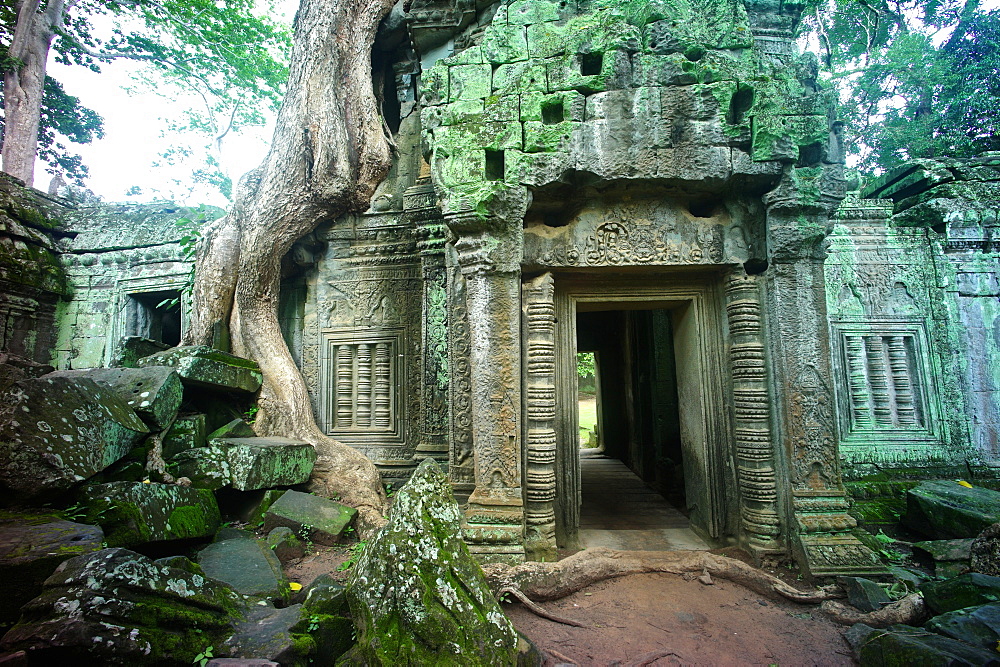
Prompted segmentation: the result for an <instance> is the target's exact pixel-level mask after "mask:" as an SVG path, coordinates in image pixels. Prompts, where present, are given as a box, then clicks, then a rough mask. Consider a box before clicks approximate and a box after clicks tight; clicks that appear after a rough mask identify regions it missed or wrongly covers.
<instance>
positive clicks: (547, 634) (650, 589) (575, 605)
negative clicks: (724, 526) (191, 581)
mask: <svg viewBox="0 0 1000 667" xmlns="http://www.w3.org/2000/svg"><path fill="white" fill-rule="evenodd" d="M347 557H348V556H347V548H346V547H330V548H328V547H317V551H316V552H314V553H313V554H310V555H308V556H306V557H305V558H304V559H302V561H301V562H300V563H298V564H294V565H292V566H291V567H290V568H288V569H287V573H288V576H289V578H290V579H291V580H292V581H298V582H300V583H302V584H303V585H308V584H309V582H311V581H312V580H313V579H314V578H315V577H316V576H318V575H319V574H322V573H324V572H329V573H331V574H332V575H334V577H336V578H346V575H347V573H346V572H344V573H338V572H337V571H336V568H337V566H338V565H340V563H342V562H344V561H345V560H346V559H347ZM542 606H543V607H545V608H546V609H547V610H549V611H551V612H553V613H555V614H557V615H559V616H563V617H565V618H569V619H572V620H575V621H579V622H581V623H584V624H585V625H586V626H587V627H585V628H576V627H572V626H568V625H562V624H560V623H555V622H553V621H549V620H546V619H543V618H540V617H538V616H536V615H534V614H533V613H531V612H530V611H528V610H527V609H526V608H525V607H524V606H523V605H521V604H520V603H516V602H515V603H512V604H506V605H504V611H505V612H506V613H507V615H508V616H509V617H510V619H511V620H512V621H513V623H514V625H515V627H517V629H518V630H520V631H521V632H522V633H524V634H525V635H526V636H527V637H528V638H530V639H531V640H532V641H533V642H534V643H535V645H536V646H537V647H538V648H539V649H540V650H541V651H542V652H543V655H544V656H545V657H546V659H547V660H546V665H549V666H553V665H558V664H562V663H567V662H568V663H570V664H574V663H575V664H577V665H608V666H610V665H623V666H624V665H635V666H637V667H638V666H639V665H725V666H728V665H780V666H785V665H823V666H826V665H853V664H855V662H854V660H853V659H852V657H851V650H850V647H849V646H848V645H847V642H846V641H845V640H844V638H843V636H842V634H841V633H842V631H843V630H844V629H845V628H843V627H842V626H838V625H836V624H834V623H832V622H831V621H829V620H828V619H826V618H825V617H824V616H823V615H822V614H820V613H819V611H818V610H817V607H816V606H815V605H799V604H796V603H793V602H784V601H782V602H775V601H773V600H769V599H765V598H763V597H761V596H759V595H757V594H756V593H753V592H752V591H750V590H748V589H746V588H743V587H742V586H738V585H736V584H733V583H730V582H727V581H724V580H720V579H716V580H715V584H714V585H711V586H706V585H704V584H701V583H699V582H698V581H697V580H691V581H688V580H685V579H684V578H682V577H679V576H676V575H666V574H638V575H631V576H628V577H621V578H619V579H614V580H610V581H604V582H601V583H598V584H594V585H593V586H590V587H588V588H586V589H584V590H583V591H580V592H578V593H574V594H573V595H571V596H569V597H566V598H563V599H562V600H556V601H554V602H547V603H544V604H543V605H542Z"/></svg>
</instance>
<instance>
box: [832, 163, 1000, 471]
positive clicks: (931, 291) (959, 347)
mask: <svg viewBox="0 0 1000 667" xmlns="http://www.w3.org/2000/svg"><path fill="white" fill-rule="evenodd" d="M863 194H864V195H865V196H867V197H883V198H885V199H883V200H878V199H862V200H853V201H851V202H848V203H847V204H846V205H845V206H843V207H841V209H840V211H839V213H838V224H837V227H836V230H835V232H834V234H833V235H832V236H831V246H830V257H829V258H828V260H827V262H826V272H827V280H828V282H829V285H830V289H829V290H828V292H827V300H828V305H829V308H830V312H831V321H832V322H831V326H832V328H833V340H834V345H835V349H834V354H835V361H836V366H837V372H838V376H837V390H838V391H837V401H838V413H839V420H840V434H841V446H840V451H841V455H842V457H843V459H844V461H845V463H847V464H848V465H847V466H846V467H845V471H846V473H847V474H848V475H849V476H850V477H853V478H860V477H864V476H866V475H872V474H874V473H876V472H885V471H889V472H892V471H895V472H896V474H897V475H900V476H903V477H906V476H916V477H935V476H938V477H941V476H945V477H948V476H956V475H962V476H968V475H970V474H971V475H973V476H981V477H983V478H991V477H992V478H995V477H996V471H997V469H998V468H1000V414H998V410H1000V347H998V340H1000V338H998V332H1000V312H998V297H1000V287H998V278H997V276H998V271H1000V263H998V262H1000V253H998V250H1000V248H998V247H997V244H996V241H995V240H994V237H995V235H996V233H997V229H998V226H1000V223H998V216H1000V156H996V155H984V156H982V157H980V158H974V159H968V160H942V161H939V162H931V161H927V162H919V163H912V164H909V165H907V166H905V167H902V168H899V169H897V170H894V171H892V172H890V173H889V174H887V175H886V176H884V177H882V178H881V179H879V180H877V181H876V182H874V183H873V184H872V185H871V186H869V187H868V188H866V190H865V191H864V192H863Z"/></svg>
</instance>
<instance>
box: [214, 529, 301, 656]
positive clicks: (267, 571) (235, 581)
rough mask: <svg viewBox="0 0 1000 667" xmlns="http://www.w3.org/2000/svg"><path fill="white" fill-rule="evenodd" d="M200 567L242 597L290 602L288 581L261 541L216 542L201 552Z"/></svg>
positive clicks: (270, 552) (236, 540)
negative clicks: (288, 600)
mask: <svg viewBox="0 0 1000 667" xmlns="http://www.w3.org/2000/svg"><path fill="white" fill-rule="evenodd" d="M198 565H200V566H201V569H202V570H204V571H205V574H206V575H207V576H209V577H211V578H212V579H215V580H216V581H221V582H224V583H226V584H228V585H230V586H232V587H233V588H235V589H236V590H237V591H239V592H240V593H241V594H243V595H249V596H252V597H256V598H263V599H268V600H284V601H287V599H288V596H289V589H288V579H286V578H285V575H284V573H283V572H282V570H281V563H280V562H279V561H278V559H277V557H276V556H275V555H274V553H273V552H272V551H271V548H270V547H269V546H268V545H267V544H266V543H265V542H263V541H261V540H257V539H245V538H241V537H237V538H234V539H229V540H223V541H221V542H213V543H212V544H210V545H208V546H207V547H205V548H204V549H202V550H201V551H199V552H198ZM249 657H266V656H249Z"/></svg>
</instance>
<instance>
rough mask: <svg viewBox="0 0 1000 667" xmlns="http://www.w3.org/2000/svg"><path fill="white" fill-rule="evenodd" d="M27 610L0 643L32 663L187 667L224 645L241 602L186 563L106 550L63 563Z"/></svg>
mask: <svg viewBox="0 0 1000 667" xmlns="http://www.w3.org/2000/svg"><path fill="white" fill-rule="evenodd" d="M24 609H25V612H24V615H23V616H22V619H23V620H22V622H21V623H19V624H18V625H15V626H14V627H13V628H11V630H10V631H9V632H8V633H7V634H6V635H5V636H4V638H3V640H2V642H0V647H2V648H3V649H7V650H20V649H24V650H27V651H29V653H30V654H31V664H33V665H34V664H38V665H55V664H60V665H74V664H76V665H108V664H134V665H150V664H159V665H169V664H174V665H190V664H192V662H193V660H194V657H195V656H196V655H197V654H198V653H199V652H200V651H202V650H204V649H205V648H206V647H207V646H222V642H223V641H224V640H225V638H226V637H228V636H229V635H230V634H231V633H232V629H233V627H234V626H235V624H236V623H237V622H238V621H239V620H240V619H242V618H243V617H244V613H245V603H244V601H243V600H242V598H241V597H240V596H239V594H238V593H236V591H234V590H233V589H232V588H230V587H229V586H226V585H225V584H220V583H217V582H215V581H212V580H211V579H209V578H207V577H205V576H204V574H201V573H199V572H198V571H197V569H195V568H193V567H191V566H189V567H185V568H178V567H171V566H169V565H166V564H160V563H156V562H154V561H152V560H150V559H149V558H147V557H145V556H142V555H140V554H137V553H135V552H132V551H128V550H126V549H104V550H102V551H97V552H95V553H92V554H87V555H84V556H77V557H75V558H71V559H70V560H68V561H66V562H64V563H63V564H62V565H60V566H59V569H58V570H56V572H55V573H54V574H53V575H52V576H51V577H49V578H48V580H46V582H45V588H44V590H43V592H42V594H41V595H39V596H38V597H36V598H35V599H34V600H32V601H31V602H29V603H28V604H27V605H25V608H24ZM96 638H100V640H99V641H98V640H96ZM154 656H155V657H154Z"/></svg>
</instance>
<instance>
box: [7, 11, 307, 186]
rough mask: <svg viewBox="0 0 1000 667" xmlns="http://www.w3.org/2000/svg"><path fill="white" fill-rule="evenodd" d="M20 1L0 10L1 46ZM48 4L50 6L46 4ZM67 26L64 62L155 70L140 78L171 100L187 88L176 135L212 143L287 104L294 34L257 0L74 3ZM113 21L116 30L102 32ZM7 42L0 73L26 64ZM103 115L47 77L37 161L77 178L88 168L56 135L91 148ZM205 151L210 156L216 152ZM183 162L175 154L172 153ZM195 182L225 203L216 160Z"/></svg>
mask: <svg viewBox="0 0 1000 667" xmlns="http://www.w3.org/2000/svg"><path fill="white" fill-rule="evenodd" d="M12 4H13V3H2V5H0V45H7V44H10V43H11V41H12V39H13V36H14V34H13V33H14V28H15V25H16V15H15V13H14V8H13V7H12V6H11V5H12ZM43 5H44V3H43ZM67 6H68V7H71V9H67V10H65V13H64V16H63V22H64V26H63V29H62V30H60V31H59V32H58V34H57V35H56V37H55V41H54V42H53V47H52V48H53V51H54V52H55V59H56V61H57V62H60V63H63V64H67V65H79V66H83V67H88V68H89V69H91V70H93V71H96V72H99V71H100V65H99V63H101V62H107V61H109V60H112V59H116V58H127V59H134V60H139V61H142V62H144V63H147V64H148V65H149V68H148V71H147V72H146V73H145V74H144V75H143V76H142V82H143V83H144V84H145V85H147V86H148V87H149V88H150V89H151V90H154V91H156V92H158V93H160V94H161V95H163V96H164V97H166V98H169V99H175V98H177V97H178V95H179V93H181V92H186V93H189V94H190V95H192V96H193V99H197V100H198V101H199V106H198V107H197V108H194V107H192V108H190V109H188V110H187V111H186V112H184V113H183V114H182V115H181V117H179V118H174V119H171V123H170V126H169V130H170V131H185V130H193V131H195V132H202V133H204V134H206V135H208V136H210V137H211V143H212V147H210V148H213V147H214V148H217V147H219V146H221V142H222V140H223V138H224V137H225V136H227V135H228V134H230V133H233V132H236V131H238V130H239V129H240V128H241V127H245V126H248V125H262V124H264V123H265V121H266V114H267V112H268V110H271V111H273V110H276V109H277V107H278V106H279V104H280V102H281V98H282V95H283V87H284V82H285V79H286V78H287V76H288V66H287V54H288V53H289V51H290V44H291V38H290V33H289V30H288V27H287V26H284V25H281V24H278V23H276V22H274V21H273V20H271V19H270V18H268V17H267V16H260V15H258V14H257V13H255V11H254V10H255V6H254V0H219V1H218V2H216V1H215V0H164V1H160V2H141V3H137V2H130V1H129V2H118V1H117V0H81V1H80V2H78V3H67ZM109 19H110V22H111V23H113V24H114V27H113V28H112V29H111V30H110V34H102V35H99V34H98V32H99V31H98V30H97V29H95V26H98V25H106V24H108V23H109ZM21 66H23V63H20V62H18V61H17V60H16V59H13V58H11V57H9V54H8V53H7V48H6V46H0V67H2V68H3V69H4V70H7V69H10V68H19V67H21ZM101 123H102V121H101V118H100V116H98V115H97V114H96V113H94V112H93V111H91V110H90V109H87V108H86V107H83V106H80V104H79V101H78V100H77V99H76V98H74V97H72V96H70V95H66V93H65V92H64V91H63V90H62V87H61V86H60V85H59V84H58V83H57V82H56V81H54V80H52V79H50V78H47V79H46V85H45V96H44V98H43V110H42V124H43V128H42V132H41V133H40V137H39V140H40V143H39V150H40V153H39V155H40V157H41V158H42V159H43V160H45V161H46V162H47V163H48V164H49V165H50V168H49V170H50V171H52V172H53V173H56V171H59V170H63V171H64V172H65V173H66V174H67V175H68V176H70V177H71V178H74V179H76V180H79V179H80V178H82V177H84V176H86V168H85V167H84V166H83V165H82V164H81V163H80V159H79V156H74V155H72V154H70V153H68V152H67V151H66V148H65V146H64V145H63V144H62V143H61V142H60V140H58V139H57V137H62V138H63V139H65V140H67V141H70V142H75V143H89V142H90V141H92V140H93V139H95V138H100V137H101V136H102V135H103V128H102V125H101ZM199 154H200V155H201V154H204V155H209V156H211V155H212V151H211V150H209V151H208V152H207V153H205V152H200V153H199ZM175 157H176V156H175ZM194 178H195V180H198V181H200V182H203V183H207V184H211V185H214V186H215V187H218V188H219V190H220V191H222V192H223V193H224V194H225V195H226V196H227V197H229V196H231V194H232V182H231V180H230V179H229V178H228V176H227V175H225V174H223V173H222V172H221V170H220V169H219V162H218V159H217V155H216V156H213V157H211V158H210V159H206V160H204V162H203V164H202V166H201V167H200V168H199V169H197V170H196V171H195V174H194Z"/></svg>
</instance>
